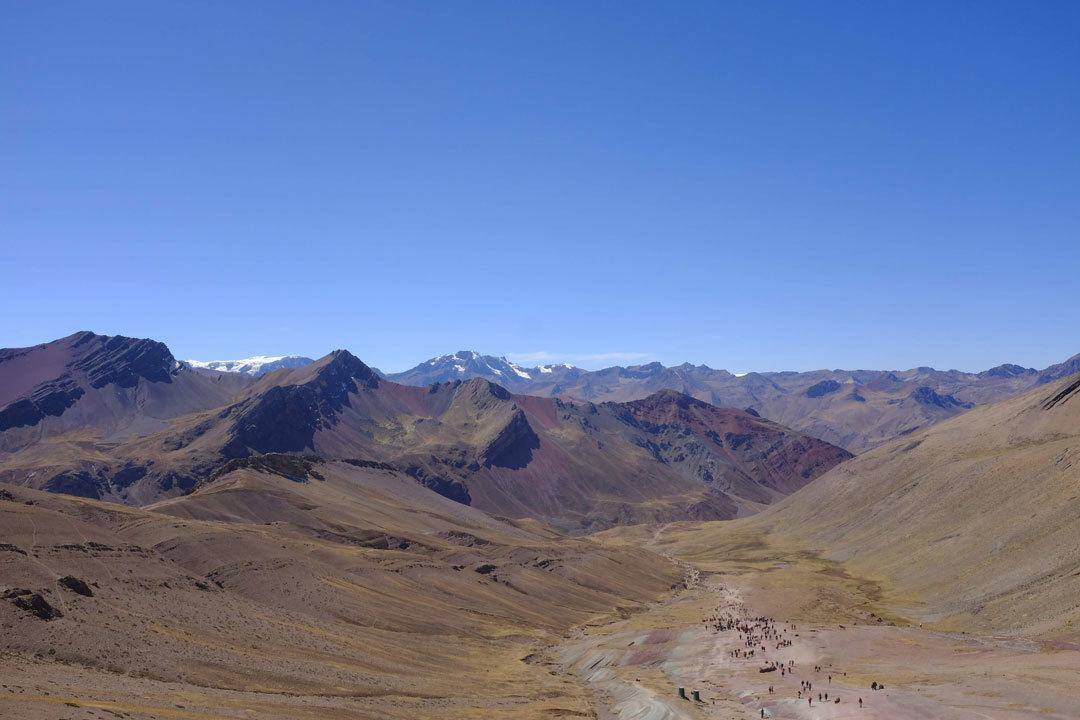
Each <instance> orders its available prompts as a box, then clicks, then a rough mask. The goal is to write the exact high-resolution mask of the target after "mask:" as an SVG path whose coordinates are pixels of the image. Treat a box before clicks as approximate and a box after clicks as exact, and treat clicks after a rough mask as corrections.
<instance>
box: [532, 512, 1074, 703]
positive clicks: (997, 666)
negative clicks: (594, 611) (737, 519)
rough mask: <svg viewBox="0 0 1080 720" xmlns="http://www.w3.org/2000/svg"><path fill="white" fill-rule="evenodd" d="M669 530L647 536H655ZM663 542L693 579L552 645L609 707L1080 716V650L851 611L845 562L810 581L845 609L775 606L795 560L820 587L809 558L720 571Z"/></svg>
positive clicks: (797, 581) (795, 588)
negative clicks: (779, 609) (791, 614)
mask: <svg viewBox="0 0 1080 720" xmlns="http://www.w3.org/2000/svg"><path fill="white" fill-rule="evenodd" d="M664 529H665V528H664V527H660V528H657V529H656V531H655V532H654V534H653V538H652V542H650V543H647V544H649V545H653V546H654V549H656V548H655V545H656V542H657V541H658V540H659V539H660V538H661V536H662V533H663V532H664ZM661 554H664V555H665V556H666V557H668V558H669V559H670V560H671V561H672V562H675V563H678V564H679V565H680V566H681V567H682V568H683V569H684V578H685V579H684V584H685V588H683V589H680V590H678V591H676V592H674V593H673V594H672V596H670V597H669V598H667V599H665V600H664V601H662V602H659V603H656V604H654V605H653V606H651V607H650V608H649V609H648V610H647V611H646V612H644V613H641V614H639V615H636V616H634V617H631V618H628V619H624V620H619V621H617V622H613V623H610V624H608V625H603V626H593V627H587V628H583V629H581V631H580V632H579V633H577V635H576V636H575V637H573V638H571V639H569V640H568V641H566V642H565V643H563V644H562V645H560V646H558V647H556V648H552V649H551V650H550V652H549V655H550V656H551V659H552V661H553V662H554V663H555V665H556V666H558V667H559V668H560V669H561V670H562V671H563V672H565V673H568V674H570V675H572V676H573V677H575V678H577V679H578V680H579V681H582V682H583V683H585V684H586V685H587V686H588V687H589V688H591V689H592V690H593V691H594V692H595V693H596V696H597V699H598V704H599V705H600V706H601V710H600V717H601V718H603V719H604V720H675V719H679V718H761V717H768V718H790V719H807V720H809V719H815V720H831V719H841V718H864V719H866V720H901V719H902V720H919V719H923V718H925V719H926V720H931V719H933V720H936V719H938V718H955V719H956V720H985V719H991V720H999V719H1001V720H1004V719H1006V718H1008V719H1014V718H1041V719H1046V718H1059V719H1061V720H1065V719H1066V718H1076V717H1080V693H1078V690H1080V687H1078V686H1077V679H1076V678H1077V674H1076V673H1077V670H1080V653H1077V652H1075V651H1058V652H1053V653H1047V652H1039V651H1038V646H1037V645H1036V644H1034V643H1030V642H1020V641H1018V640H1017V639H1015V638H1009V639H995V638H978V637H972V636H963V635H952V634H946V633H935V632H930V631H928V630H924V629H922V628H919V627H915V626H904V625H902V624H893V623H892V622H888V621H885V620H883V619H882V618H881V617H879V616H878V615H876V614H873V613H871V616H870V617H869V618H867V619H866V620H856V621H854V622H853V621H852V619H851V617H852V612H853V610H852V608H851V607H846V606H845V605H844V604H843V603H844V596H843V595H842V593H841V589H843V587H847V586H841V585H840V583H841V580H834V579H832V578H843V576H842V574H833V575H832V576H825V575H823V576H821V578H820V583H821V586H820V587H817V588H813V589H812V591H813V593H816V594H815V595H814V601H815V603H816V605H815V607H817V609H818V610H819V611H820V605H821V604H822V602H821V600H820V597H826V598H829V601H830V602H833V603H836V606H837V607H836V618H837V621H836V622H823V621H821V619H820V618H818V619H817V620H816V621H813V622H804V621H800V620H798V619H788V618H783V617H773V616H771V612H773V611H774V610H775V608H767V607H766V606H769V605H772V604H773V603H771V602H768V600H769V597H768V596H769V594H770V593H774V592H777V588H785V587H786V585H785V581H784V580H785V578H784V573H788V574H789V575H790V580H791V584H790V588H791V592H793V593H799V592H801V593H807V594H809V593H810V592H811V591H810V590H809V589H808V588H809V585H808V584H807V583H806V577H805V575H806V572H805V568H800V567H796V565H798V563H788V562H784V563H777V564H775V565H773V566H770V567H767V568H764V569H762V568H753V569H748V568H746V567H743V568H742V570H741V571H740V572H736V573H723V574H720V573H714V572H703V571H702V570H701V568H700V567H698V566H697V565H695V564H693V563H689V562H687V561H685V560H682V559H680V558H677V557H675V556H673V555H671V554H669V553H663V552H662V553H661ZM816 570H817V569H816V568H815V571H816ZM800 573H801V574H800ZM813 577H814V579H815V581H816V580H817V579H818V577H817V575H816V574H815V575H814V576H813ZM830 583H832V584H833V585H835V587H833V586H832V585H830ZM819 595H820V597H819ZM863 612H866V611H865V610H864V611H863ZM818 614H819V615H820V612H818ZM764 668H775V669H772V670H770V671H768V672H762V669H764ZM807 683H809V685H808V684H807ZM872 683H880V684H883V685H884V688H883V689H878V690H873V689H871V684H872ZM680 687H682V688H685V692H686V695H687V696H688V697H690V695H691V691H693V690H697V691H698V692H699V694H700V697H701V702H694V701H693V700H692V699H682V698H680V697H679V695H678V688H680ZM826 694H827V697H828V700H827V701H826ZM837 698H839V699H840V702H839V703H837V702H836V699H837ZM860 698H861V699H862V700H863V704H862V706H860V704H859V702H858V701H859V699H860Z"/></svg>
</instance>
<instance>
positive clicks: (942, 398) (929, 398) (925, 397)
mask: <svg viewBox="0 0 1080 720" xmlns="http://www.w3.org/2000/svg"><path fill="white" fill-rule="evenodd" d="M908 397H909V398H911V399H912V400H914V401H915V402H918V403H922V404H923V405H930V406H933V407H938V408H941V409H942V410H958V409H964V410H966V409H968V408H971V407H974V406H973V405H972V404H971V403H965V402H960V401H959V400H957V399H956V398H955V397H953V396H952V395H941V394H939V393H938V392H937V391H935V390H934V389H933V388H931V387H928V386H926V385H923V386H922V387H918V388H915V389H914V390H912V391H911V394H910V395H908Z"/></svg>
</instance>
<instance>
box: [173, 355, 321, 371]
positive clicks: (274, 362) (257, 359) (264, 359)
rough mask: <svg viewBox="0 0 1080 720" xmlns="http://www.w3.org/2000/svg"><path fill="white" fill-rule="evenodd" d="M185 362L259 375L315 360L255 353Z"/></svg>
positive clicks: (295, 366)
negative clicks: (245, 356) (233, 358)
mask: <svg viewBox="0 0 1080 720" xmlns="http://www.w3.org/2000/svg"><path fill="white" fill-rule="evenodd" d="M184 362H186V363H187V364H188V365H190V366H192V367H195V368H200V369H203V370H214V371H216V372H234V373H242V374H244V375H254V376H258V375H265V374H266V373H268V372H273V371H274V370H280V369H281V368H298V367H304V366H305V365H308V364H310V363H312V362H314V361H313V360H312V359H311V358H309V357H303V356H301V355H254V356H252V357H249V358H243V359H241V360H185V361H184Z"/></svg>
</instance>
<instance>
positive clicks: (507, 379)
mask: <svg viewBox="0 0 1080 720" xmlns="http://www.w3.org/2000/svg"><path fill="white" fill-rule="evenodd" d="M586 372H587V371H585V370H582V369H581V368H577V367H574V366H573V365H567V364H554V365H536V366H533V367H524V366H522V365H518V364H516V363H512V362H510V361H509V360H507V359H506V358H505V357H496V356H494V355H481V354H480V353H478V352H476V351H473V350H459V351H458V352H456V353H454V354H453V355H440V356H439V357H436V358H431V359H430V360H427V361H426V362H423V363H420V364H419V365H417V366H416V367H414V368H411V369H409V370H405V371H403V372H398V373H386V374H384V377H385V378H386V379H388V380H393V381H394V382H399V383H402V384H403V385H421V386H422V385H431V384H432V383H439V382H451V381H453V380H468V379H470V378H474V377H478V378H483V379H485V380H489V381H490V382H493V383H496V384H498V385H502V386H503V387H505V388H507V389H508V390H514V391H522V390H525V389H527V388H530V387H532V386H533V385H535V384H537V383H544V382H565V381H567V380H572V379H576V378H578V377H580V376H581V375H582V374H584V373H586Z"/></svg>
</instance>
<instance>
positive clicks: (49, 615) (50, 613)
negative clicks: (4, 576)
mask: <svg viewBox="0 0 1080 720" xmlns="http://www.w3.org/2000/svg"><path fill="white" fill-rule="evenodd" d="M0 597H2V598H3V599H5V600H10V601H11V602H12V603H14V604H15V607H17V608H20V609H22V610H25V611H26V612H28V613H30V614H31V615H33V616H34V617H36V618H38V619H40V620H54V619H56V618H59V617H63V616H64V614H63V613H62V612H60V611H59V610H57V609H56V608H54V607H53V606H52V605H50V604H49V601H48V600H46V599H45V598H44V597H42V596H41V593H36V592H33V591H32V590H27V589H25V588H13V589H11V590H8V591H7V592H5V593H4V594H3V595H0Z"/></svg>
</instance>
